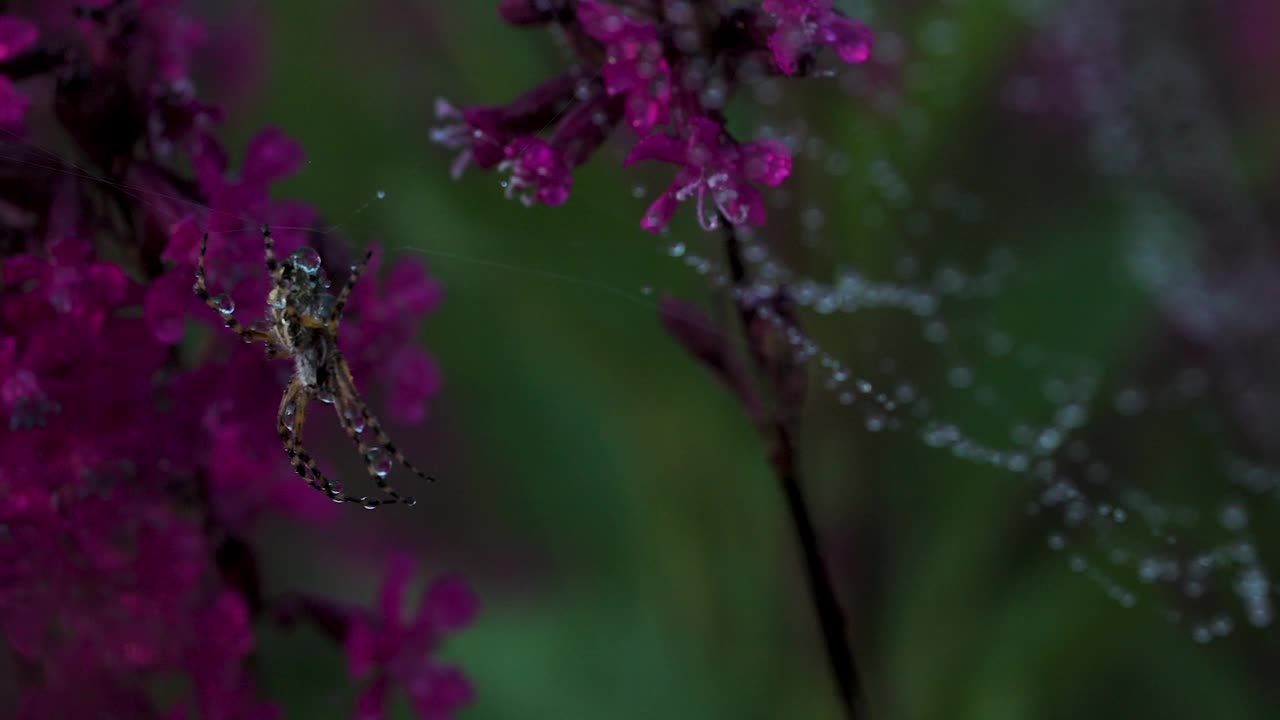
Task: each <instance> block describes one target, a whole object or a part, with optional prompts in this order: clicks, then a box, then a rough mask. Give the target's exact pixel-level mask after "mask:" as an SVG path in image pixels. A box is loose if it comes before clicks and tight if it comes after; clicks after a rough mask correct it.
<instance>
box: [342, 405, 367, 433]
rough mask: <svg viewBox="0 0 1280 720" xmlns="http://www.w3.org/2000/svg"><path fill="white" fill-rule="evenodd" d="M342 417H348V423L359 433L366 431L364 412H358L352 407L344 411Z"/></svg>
mask: <svg viewBox="0 0 1280 720" xmlns="http://www.w3.org/2000/svg"><path fill="white" fill-rule="evenodd" d="M342 417H344V418H346V419H347V424H348V425H350V426H351V429H352V430H353V431H355V432H357V433H362V432H364V413H358V412H356V411H354V410H352V409H351V408H347V409H345V410H343V411H342Z"/></svg>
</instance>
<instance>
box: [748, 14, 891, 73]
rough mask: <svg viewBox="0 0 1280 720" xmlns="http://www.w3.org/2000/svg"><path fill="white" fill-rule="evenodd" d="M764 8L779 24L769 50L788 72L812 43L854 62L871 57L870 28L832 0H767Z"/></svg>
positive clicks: (796, 67) (794, 66)
mask: <svg viewBox="0 0 1280 720" xmlns="http://www.w3.org/2000/svg"><path fill="white" fill-rule="evenodd" d="M761 7H762V9H763V10H764V11H765V12H766V13H768V14H769V15H771V16H773V19H774V20H775V22H776V23H777V25H776V26H775V27H774V29H773V32H772V33H770V35H769V50H771V51H772V52H773V59H774V61H775V62H777V63H778V67H779V68H780V69H781V70H782V72H784V73H786V74H787V75H791V74H794V73H795V72H796V70H797V69H798V68H799V64H800V63H799V60H800V56H801V55H802V54H803V53H804V52H806V50H807V49H808V48H810V47H811V46H813V45H818V44H821V45H829V46H831V47H833V48H835V50H836V54H837V55H839V56H840V59H841V60H843V61H845V62H846V63H849V64H851V65H856V64H858V63H861V62H865V61H866V59H867V58H869V57H871V45H872V41H873V38H872V35H871V30H870V29H868V28H867V26H866V25H863V24H862V23H860V22H858V21H856V20H850V19H849V18H846V17H844V16H843V15H841V14H839V13H837V12H836V11H835V10H833V9H832V8H831V0H764V3H763V4H762V5H761Z"/></svg>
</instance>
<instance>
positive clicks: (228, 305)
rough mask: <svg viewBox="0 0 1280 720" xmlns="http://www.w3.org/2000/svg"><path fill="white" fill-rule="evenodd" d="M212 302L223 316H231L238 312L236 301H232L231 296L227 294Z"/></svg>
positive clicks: (215, 298)
mask: <svg viewBox="0 0 1280 720" xmlns="http://www.w3.org/2000/svg"><path fill="white" fill-rule="evenodd" d="M211 302H212V303H213V307H214V309H215V310H217V311H218V312H220V313H222V314H223V315H230V314H231V313H233V312H235V311H236V301H235V300H232V299H231V296H230V295H227V294H226V293H223V294H221V295H217V296H215V297H214V298H213V300H212V301H211Z"/></svg>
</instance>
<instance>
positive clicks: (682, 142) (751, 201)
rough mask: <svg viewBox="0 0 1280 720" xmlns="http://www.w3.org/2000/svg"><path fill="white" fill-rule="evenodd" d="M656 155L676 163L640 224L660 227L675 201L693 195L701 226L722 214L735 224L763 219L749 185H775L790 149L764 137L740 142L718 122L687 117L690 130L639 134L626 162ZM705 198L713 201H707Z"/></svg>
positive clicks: (787, 167) (712, 224)
mask: <svg viewBox="0 0 1280 720" xmlns="http://www.w3.org/2000/svg"><path fill="white" fill-rule="evenodd" d="M642 160H660V161H662V162H668V163H673V164H676V165H679V166H680V170H679V172H677V173H676V176H675V179H674V180H673V181H672V183H671V186H670V187H669V188H667V190H666V191H665V192H663V193H662V195H660V196H659V197H658V199H657V200H655V201H654V203H653V204H652V205H650V206H649V210H648V211H647V212H646V213H645V216H644V218H643V219H642V220H641V221H640V226H641V227H642V228H644V229H645V230H648V231H649V232H659V231H661V230H662V229H663V228H665V227H666V226H667V225H668V224H669V223H670V222H671V216H672V214H674V213H675V209H676V205H678V204H679V203H680V202H681V201H683V200H687V199H689V198H692V197H696V198H697V203H698V223H699V224H700V225H701V226H702V227H703V229H706V230H713V229H715V228H717V227H719V225H720V217H721V216H723V217H724V218H725V219H726V220H728V221H729V222H730V223H733V224H735V225H739V224H743V223H747V224H751V225H763V224H764V221H765V209H764V199H763V198H762V197H761V196H760V191H759V190H757V189H756V188H755V187H753V186H752V183H759V184H761V185H766V186H770V187H773V186H777V185H779V184H781V183H782V181H783V180H786V179H787V176H788V175H790V174H791V153H790V152H789V151H788V150H787V148H786V147H785V146H784V145H783V144H782V143H780V142H777V141H773V140H764V141H760V142H749V143H745V144H739V143H738V142H737V141H735V140H734V139H733V138H732V137H730V136H729V134H728V133H727V132H725V130H724V128H723V127H722V126H721V125H720V124H719V123H717V122H715V121H713V120H709V119H707V118H693V119H691V120H690V121H689V135H688V137H685V138H681V137H677V136H675V135H662V134H658V135H650V136H649V137H647V138H645V139H644V140H641V141H640V142H639V143H638V144H637V145H636V146H635V148H633V149H632V150H631V154H630V155H628V156H627V160H626V164H627V165H631V164H632V163H636V162H640V161H642ZM708 199H710V201H711V203H712V207H711V208H708V207H707V200H708Z"/></svg>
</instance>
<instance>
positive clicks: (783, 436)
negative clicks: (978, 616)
mask: <svg viewBox="0 0 1280 720" xmlns="http://www.w3.org/2000/svg"><path fill="white" fill-rule="evenodd" d="M720 221H721V227H722V228H723V230H724V238H725V250H726V253H727V255H728V259H729V274H730V278H731V279H732V281H733V287H734V288H735V289H738V290H744V289H746V288H747V287H748V286H749V284H750V278H749V277H748V275H747V267H746V264H745V263H744V262H743V259H742V247H741V243H740V241H739V240H738V235H737V232H736V231H735V230H734V227H733V225H732V224H730V223H729V222H728V221H727V220H726V219H725V218H724V217H721V218H720ZM734 303H735V305H736V306H737V309H738V318H739V320H740V322H741V324H742V330H743V334H744V336H745V337H746V341H747V346H748V348H749V349H750V352H751V356H752V360H753V362H754V363H755V365H756V369H757V371H758V372H759V375H760V376H761V378H762V382H765V383H767V384H768V385H770V386H771V387H770V388H769V389H770V390H771V391H772V394H773V410H772V412H771V413H768V414H767V416H766V417H765V418H764V419H762V421H761V423H760V428H759V429H760V432H761V434H762V435H763V436H764V437H765V439H766V442H768V443H769V444H770V446H771V448H770V457H769V461H770V465H772V467H773V471H774V474H775V475H776V476H777V478H778V481H779V482H780V483H781V484H782V491H783V493H784V494H785V495H786V498H787V511H788V515H789V516H790V518H791V526H792V527H793V528H794V530H795V534H796V539H797V540H798V541H799V543H800V551H801V553H802V554H803V555H804V568H805V578H806V580H807V581H808V585H809V594H810V597H811V598H812V600H813V605H814V609H815V610H816V611H817V614H818V623H819V625H820V627H821V630H822V640H823V644H824V645H825V647H826V651H827V661H828V663H829V664H830V666H831V674H832V676H833V679H834V680H835V683H836V688H837V690H838V691H839V693H840V699H841V701H842V703H843V705H844V709H845V715H846V717H848V718H849V720H854V719H855V718H857V717H858V714H859V708H860V707H861V705H862V704H863V700H862V697H861V695H862V685H861V682H860V681H859V677H858V668H857V664H856V663H855V661H854V657H853V652H852V650H851V649H850V647H849V638H848V634H847V632H846V630H845V620H844V612H843V611H842V610H841V609H840V603H839V601H838V600H837V599H836V594H835V589H834V588H833V587H832V584H831V578H830V576H829V575H828V574H827V566H826V562H825V561H824V559H823V556H822V550H821V548H820V547H819V543H818V534H817V531H816V530H815V529H814V525H813V518H812V516H811V514H810V512H809V506H808V503H807V502H805V498H804V492H803V490H802V489H801V485H800V469H799V463H798V462H797V458H796V449H795V433H796V426H797V424H798V417H799V408H798V407H797V405H798V404H799V402H800V401H801V400H802V398H803V392H802V388H803V386H804V380H803V373H804V369H803V367H801V366H797V365H795V364H793V363H791V362H790V360H789V357H787V354H786V351H785V350H783V351H782V352H779V351H778V348H779V347H780V346H785V345H786V342H785V339H782V340H781V341H779V339H778V338H777V337H776V336H773V335H771V334H770V333H769V331H768V330H767V329H766V328H767V327H769V326H770V325H771V324H770V322H769V321H768V320H766V319H765V318H764V317H762V315H761V312H760V309H761V306H760V303H758V302H748V301H744V300H742V299H741V298H739V297H735V299H734ZM772 310H773V311H774V312H775V313H777V314H778V315H780V316H781V317H782V318H783V320H784V322H790V318H789V313H788V310H787V307H786V305H785V299H783V298H775V302H774V303H773V304H772ZM798 389H799V390H798Z"/></svg>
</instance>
